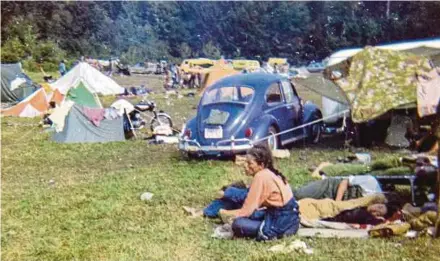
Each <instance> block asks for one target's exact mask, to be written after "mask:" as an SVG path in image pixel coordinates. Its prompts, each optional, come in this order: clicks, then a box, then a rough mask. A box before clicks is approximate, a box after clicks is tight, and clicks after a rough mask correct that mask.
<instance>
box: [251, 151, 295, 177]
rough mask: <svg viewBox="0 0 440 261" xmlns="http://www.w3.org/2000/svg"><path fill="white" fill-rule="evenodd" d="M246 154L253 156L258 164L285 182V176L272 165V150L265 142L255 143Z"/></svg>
mask: <svg viewBox="0 0 440 261" xmlns="http://www.w3.org/2000/svg"><path fill="white" fill-rule="evenodd" d="M247 155H249V156H251V157H253V158H254V159H255V161H256V162H257V163H258V164H260V165H263V166H264V167H265V168H267V169H269V170H270V171H272V172H273V173H274V174H275V175H277V176H279V177H280V178H281V179H282V180H283V182H284V184H287V178H286V177H285V176H284V175H283V174H282V173H281V172H280V171H279V170H277V169H276V168H275V167H274V163H273V157H272V152H271V151H270V149H269V147H268V146H267V145H266V144H264V143H259V144H255V145H254V146H253V147H252V148H251V149H249V150H248V151H247Z"/></svg>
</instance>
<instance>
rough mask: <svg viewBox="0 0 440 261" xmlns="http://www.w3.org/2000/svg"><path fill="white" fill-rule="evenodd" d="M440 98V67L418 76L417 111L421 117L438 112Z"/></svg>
mask: <svg viewBox="0 0 440 261" xmlns="http://www.w3.org/2000/svg"><path fill="white" fill-rule="evenodd" d="M439 100H440V68H439V67H437V68H434V69H433V70H432V71H430V72H429V73H428V75H426V76H419V77H418V85H417V111H418V113H419V116H420V117H424V116H427V115H432V114H435V113H436V109H437V105H438V104H439Z"/></svg>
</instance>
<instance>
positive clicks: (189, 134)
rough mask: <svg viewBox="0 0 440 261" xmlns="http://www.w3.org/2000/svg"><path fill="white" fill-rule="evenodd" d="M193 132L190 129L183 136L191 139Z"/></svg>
mask: <svg viewBox="0 0 440 261" xmlns="http://www.w3.org/2000/svg"><path fill="white" fill-rule="evenodd" d="M191 134H192V133H191V130H190V129H186V130H185V134H183V136H185V137H188V138H191Z"/></svg>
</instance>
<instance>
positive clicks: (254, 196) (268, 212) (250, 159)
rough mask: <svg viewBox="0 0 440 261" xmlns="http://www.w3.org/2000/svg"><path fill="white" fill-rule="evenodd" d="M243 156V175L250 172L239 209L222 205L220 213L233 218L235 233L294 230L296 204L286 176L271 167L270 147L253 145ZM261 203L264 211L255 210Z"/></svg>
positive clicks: (270, 234)
mask: <svg viewBox="0 0 440 261" xmlns="http://www.w3.org/2000/svg"><path fill="white" fill-rule="evenodd" d="M246 157H247V159H246V166H245V171H246V175H250V176H253V180H252V183H251V185H250V188H249V193H248V194H247V196H246V199H245V201H244V204H243V206H242V207H241V208H240V209H236V210H225V209H221V210H220V215H221V216H222V218H223V219H226V220H227V219H229V218H232V219H233V220H234V221H233V223H232V230H233V232H234V236H235V237H248V238H256V239H257V240H269V239H274V238H280V237H283V236H289V235H293V234H295V233H296V232H297V230H298V227H299V215H298V204H297V203H296V201H295V199H294V197H293V193H292V190H291V188H290V186H289V184H288V183H287V180H286V178H285V177H284V176H283V174H281V173H280V172H279V171H278V170H276V169H275V168H274V166H273V158H272V154H271V151H270V150H269V149H268V148H267V147H266V146H264V145H256V146H254V147H253V148H252V149H250V150H249V151H248V153H247V155H246ZM262 207H265V208H266V209H265V211H264V212H259V211H257V210H258V209H260V208H262ZM258 213H260V214H258Z"/></svg>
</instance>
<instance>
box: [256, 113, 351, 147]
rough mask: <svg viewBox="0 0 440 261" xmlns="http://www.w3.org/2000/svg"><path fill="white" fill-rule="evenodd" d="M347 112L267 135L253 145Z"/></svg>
mask: <svg viewBox="0 0 440 261" xmlns="http://www.w3.org/2000/svg"><path fill="white" fill-rule="evenodd" d="M349 111H350V110H343V111H340V112H337V113H334V114H332V115H329V116H326V117H323V118H320V119H317V120H314V121H311V122H308V123H305V124H303V125H300V126H296V127H294V128H291V129H288V130H285V131H282V132H278V133H276V134H271V135H268V136H266V137H263V138H261V139H258V140H255V141H253V143H258V142H262V141H265V140H267V139H270V138H272V137H277V136H279V135H282V134H286V133H289V132H291V131H295V130H298V129H302V128H304V127H307V126H309V125H313V124H316V123H319V122H322V121H325V120H328V119H331V118H334V117H338V116H340V115H342V114H345V113H347V112H349Z"/></svg>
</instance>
